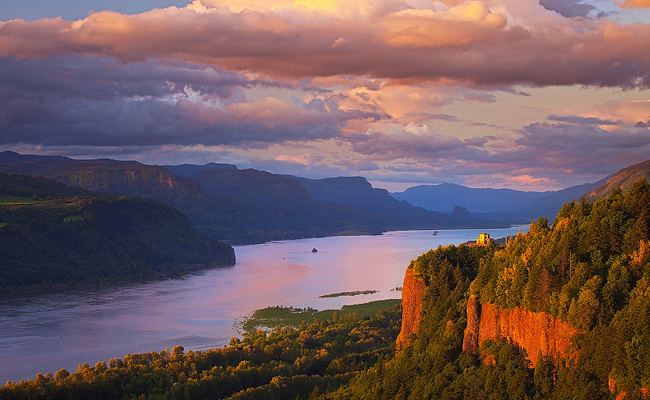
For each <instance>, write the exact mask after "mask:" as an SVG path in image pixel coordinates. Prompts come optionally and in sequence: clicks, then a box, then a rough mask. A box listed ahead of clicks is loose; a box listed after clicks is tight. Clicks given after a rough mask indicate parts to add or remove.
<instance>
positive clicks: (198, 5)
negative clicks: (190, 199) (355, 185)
mask: <svg viewBox="0 0 650 400" xmlns="http://www.w3.org/2000/svg"><path fill="white" fill-rule="evenodd" d="M353 18H354V23H350V21H351V20H352V19H353ZM649 45H650V27H648V26H647V25H645V24H633V25H617V24H615V23H613V22H611V21H606V20H602V21H600V20H594V21H577V20H574V19H569V18H565V17H564V16H562V15H560V14H557V13H555V12H553V11H549V10H547V9H546V8H544V7H542V6H541V5H540V4H536V3H534V2H532V1H525V2H514V1H511V0H503V1H502V2H483V1H472V2H462V3H459V4H455V5H452V6H445V7H439V8H435V7H430V8H426V9H425V8H414V7H413V6H410V5H409V4H408V2H405V1H404V2H402V1H397V0H394V1H388V0H386V1H381V2H376V3H375V2H373V3H370V2H353V1H343V0H340V1H313V2H308V1H305V2H288V1H287V2H279V3H276V2H259V1H256V2H241V1H232V2H221V1H207V0H206V1H202V2H198V1H195V2H194V3H192V4H191V5H189V6H188V7H185V8H177V7H169V8H166V9H155V10H151V11H148V12H144V13H141V14H135V15H123V14H119V13H116V12H111V11H103V12H99V13H94V14H91V15H90V16H88V17H87V18H85V19H82V20H78V21H64V20H62V19H60V18H54V19H43V20H37V21H34V22H27V21H23V20H12V21H6V22H1V23H0V55H3V56H16V57H19V58H32V57H46V56H51V55H55V54H61V53H77V54H85V55H110V56H114V57H117V58H119V59H121V60H123V61H143V60H146V59H151V58H156V59H161V58H168V59H181V60H184V61H186V62H190V63H202V64H211V65H214V66H218V67H219V68H222V69H227V70H231V71H250V72H255V73H259V74H264V75H268V76H275V77H284V78H301V77H303V78H314V77H327V76H335V75H353V76H371V77H374V78H384V79H416V80H420V81H432V82H435V81H440V80H444V79H449V80H453V81H459V82H473V83H475V84H481V85H498V84H505V85H509V84H516V83H528V84H535V85H570V84H584V85H596V86H621V87H646V86H647V85H648V82H647V81H646V80H647V79H648V74H649V72H650V55H648V52H643V51H638V49H644V48H648V47H649Z"/></svg>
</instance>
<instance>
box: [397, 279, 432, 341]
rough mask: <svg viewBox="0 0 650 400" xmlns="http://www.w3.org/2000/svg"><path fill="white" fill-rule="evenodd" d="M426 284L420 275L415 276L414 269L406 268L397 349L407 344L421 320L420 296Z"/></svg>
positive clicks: (417, 329)
mask: <svg viewBox="0 0 650 400" xmlns="http://www.w3.org/2000/svg"><path fill="white" fill-rule="evenodd" d="M425 290H426V285H425V282H424V279H422V277H420V276H417V274H416V272H415V270H414V269H412V268H409V269H407V270H406V276H405V277H404V286H403V287H402V330H401V331H400V333H399V336H397V350H398V351H399V350H401V349H403V348H404V347H406V346H407V345H408V344H409V340H410V338H411V337H412V336H413V335H415V334H417V333H418V331H419V329H420V322H421V321H422V296H423V295H424V292H425Z"/></svg>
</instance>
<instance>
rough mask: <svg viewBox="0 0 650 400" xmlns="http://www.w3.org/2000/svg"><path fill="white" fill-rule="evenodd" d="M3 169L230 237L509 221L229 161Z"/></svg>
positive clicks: (58, 160) (45, 163)
mask: <svg viewBox="0 0 650 400" xmlns="http://www.w3.org/2000/svg"><path fill="white" fill-rule="evenodd" d="M0 171H3V172H6V173H17V174H26V175H35V176H42V177H47V178H50V179H54V180H56V181H59V182H62V183H64V184H66V185H72V186H79V187H82V188H85V189H90V190H95V191H99V192H103V193H110V194H114V195H129V196H137V197H145V198H152V199H154V200H157V201H160V202H162V203H163V204H166V205H168V206H171V207H174V208H176V209H178V210H180V211H181V212H183V213H184V214H186V215H187V217H188V219H189V221H190V222H191V223H192V224H193V225H194V226H195V227H196V229H197V230H199V232H201V233H202V234H204V235H206V236H209V237H213V238H217V239H220V240H225V241H228V242H230V243H233V244H245V243H260V242H266V241H270V240H283V239H296V238H302V237H318V236H332V235H349V234H379V233H381V232H385V231H387V230H405V229H447V228H466V227H478V228H486V229H487V228H491V227H501V226H508V225H509V223H508V222H507V221H495V220H485V219H480V218H474V217H471V216H468V215H466V214H457V215H451V214H449V213H439V212H434V211H428V210H425V209H423V208H420V207H416V206H413V205H410V204H408V203H404V202H400V201H397V200H395V199H393V198H392V197H390V195H389V194H388V192H387V191H385V190H381V189H373V188H372V186H371V185H370V183H368V181H367V180H366V179H365V178H333V179H323V180H308V179H305V178H298V177H293V176H286V175H277V174H272V173H269V172H265V171H257V170H252V169H246V170H240V169H238V168H237V167H236V166H234V165H228V164H214V163H211V164H206V165H204V166H199V165H189V164H186V165H175V166H165V167H162V166H155V165H145V164H141V163H138V162H135V161H116V160H109V159H100V160H73V159H69V158H65V157H41V156H24V155H19V154H16V153H13V152H2V153H0Z"/></svg>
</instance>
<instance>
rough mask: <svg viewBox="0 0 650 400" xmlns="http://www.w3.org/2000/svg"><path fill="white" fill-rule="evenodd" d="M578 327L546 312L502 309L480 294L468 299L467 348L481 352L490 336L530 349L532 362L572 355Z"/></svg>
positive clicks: (529, 354) (465, 345)
mask: <svg viewBox="0 0 650 400" xmlns="http://www.w3.org/2000/svg"><path fill="white" fill-rule="evenodd" d="M577 333H578V329H577V328H575V327H573V326H571V325H570V324H569V323H567V322H564V321H561V320H558V319H557V318H555V317H553V316H550V315H548V314H547V313H545V312H532V311H528V310H525V309H523V308H521V307H515V308H513V309H511V310H508V309H506V310H502V309H500V308H499V307H497V306H495V305H494V304H490V303H483V304H481V303H480V302H479V299H478V298H477V297H476V296H471V297H470V298H469V300H468V301H467V328H466V329H465V337H464V339H463V350H464V351H477V350H478V349H479V348H480V347H481V345H482V344H483V342H485V341H486V340H489V339H496V338H505V339H508V340H509V341H510V342H512V343H514V344H517V345H518V346H519V347H522V348H524V349H525V350H526V353H527V354H528V359H529V360H530V362H531V364H532V365H535V364H536V363H537V359H538V357H539V356H540V354H541V355H542V356H545V357H548V356H550V357H552V358H553V359H556V360H557V359H560V358H571V357H573V356H574V354H573V353H572V352H571V350H570V347H571V339H572V338H573V337H574V336H575V335H576V334H577Z"/></svg>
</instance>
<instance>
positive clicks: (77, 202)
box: [0, 173, 234, 293]
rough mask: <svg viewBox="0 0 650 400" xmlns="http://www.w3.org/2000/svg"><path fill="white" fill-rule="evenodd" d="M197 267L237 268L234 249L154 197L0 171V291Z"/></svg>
mask: <svg viewBox="0 0 650 400" xmlns="http://www.w3.org/2000/svg"><path fill="white" fill-rule="evenodd" d="M194 264H214V265H228V264H234V251H233V249H232V247H230V246H229V245H226V244H223V243H220V242H218V241H216V240H214V239H207V238H204V237H203V236H201V235H200V234H199V233H198V232H197V231H196V230H195V229H194V228H193V227H192V226H191V225H190V223H189V222H188V221H187V218H186V217H185V216H184V215H182V214H181V213H180V212H178V211H176V210H174V209H173V208H170V207H166V206H164V205H162V204H160V203H157V202H155V201H153V200H146V199H138V198H130V197H114V196H108V195H104V194H98V193H94V192H90V191H87V190H83V189H80V188H70V187H67V186H65V185H63V184H60V183H58V182H54V181H51V180H49V179H45V178H35V177H30V176H18V175H7V174H1V173H0V266H1V267H2V268H0V292H2V293H11V292H16V291H21V290H25V289H33V288H48V287H52V286H54V285H59V286H60V285H75V284H78V283H81V282H84V283H103V282H120V281H125V280H133V279H144V278H152V277H162V276H167V275H170V274H181V273H184V272H185V271H187V270H188V268H189V267H190V266H191V265H194Z"/></svg>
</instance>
